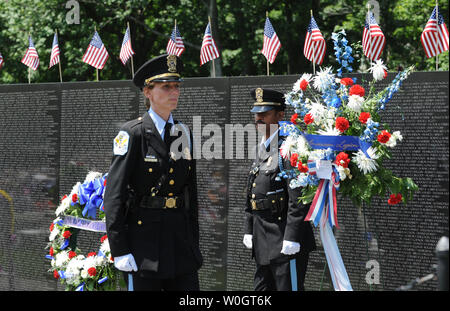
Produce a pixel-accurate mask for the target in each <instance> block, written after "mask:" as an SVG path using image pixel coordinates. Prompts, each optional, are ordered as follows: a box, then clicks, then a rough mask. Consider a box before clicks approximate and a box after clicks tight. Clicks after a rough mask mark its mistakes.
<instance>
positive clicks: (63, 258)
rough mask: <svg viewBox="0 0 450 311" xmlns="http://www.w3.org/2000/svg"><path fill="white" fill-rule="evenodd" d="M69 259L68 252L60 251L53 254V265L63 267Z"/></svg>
mask: <svg viewBox="0 0 450 311" xmlns="http://www.w3.org/2000/svg"><path fill="white" fill-rule="evenodd" d="M68 260H69V252H67V251H62V252H59V253H58V254H56V255H55V266H56V267H63V266H64V265H65V264H66V263H67V261H68Z"/></svg>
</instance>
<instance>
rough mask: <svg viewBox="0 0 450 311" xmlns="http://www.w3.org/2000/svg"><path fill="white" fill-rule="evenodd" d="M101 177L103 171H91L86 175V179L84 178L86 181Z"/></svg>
mask: <svg viewBox="0 0 450 311" xmlns="http://www.w3.org/2000/svg"><path fill="white" fill-rule="evenodd" d="M100 177H102V173H99V172H93V171H90V172H89V173H88V174H87V175H86V179H85V180H84V182H89V181H94V180H95V179H97V178H100Z"/></svg>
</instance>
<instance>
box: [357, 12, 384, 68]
mask: <svg viewBox="0 0 450 311" xmlns="http://www.w3.org/2000/svg"><path fill="white" fill-rule="evenodd" d="M385 44H386V38H385V37H384V34H383V32H382V31H381V28H380V26H378V24H377V21H376V20H375V16H374V15H373V13H372V12H370V11H368V12H367V16H366V20H365V23H364V30H363V39H362V45H363V53H364V55H365V56H366V57H367V58H368V59H370V60H373V61H376V60H378V59H379V58H380V56H381V53H382V52H383V49H384V45H385Z"/></svg>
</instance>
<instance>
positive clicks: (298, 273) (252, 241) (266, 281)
mask: <svg viewBox="0 0 450 311" xmlns="http://www.w3.org/2000/svg"><path fill="white" fill-rule="evenodd" d="M251 96H252V97H253V99H254V100H255V103H254V105H253V109H252V110H251V112H252V113H254V114H255V124H256V126H257V129H258V131H259V132H260V133H261V134H262V135H263V139H262V141H261V144H259V145H258V148H257V155H256V160H255V161H254V163H253V164H252V167H251V170H250V173H249V177H248V184H247V202H246V207H245V216H246V221H245V229H244V230H245V232H244V233H245V234H244V240H243V242H244V245H245V246H246V247H247V248H251V249H252V256H253V257H254V258H255V261H256V272H255V277H254V289H255V290H277V291H290V290H304V280H305V274H306V268H307V265H308V258H309V252H310V251H312V250H314V249H315V248H316V245H315V240H314V233H313V231H312V227H311V225H310V223H309V222H306V221H304V219H305V216H306V214H307V212H308V206H304V205H303V204H301V203H298V197H299V196H301V192H300V190H301V188H296V189H291V188H290V187H289V180H288V179H283V178H280V177H279V176H278V173H280V165H282V166H284V169H292V167H290V163H289V161H287V160H284V159H282V158H281V156H280V153H279V151H278V150H279V147H280V146H281V145H282V143H283V141H284V137H282V136H281V135H278V134H279V128H278V122H279V121H281V120H282V119H283V118H284V110H285V103H284V96H283V94H282V93H280V92H277V91H274V90H269V89H261V88H257V89H255V90H252V92H251Z"/></svg>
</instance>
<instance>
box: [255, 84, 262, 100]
mask: <svg viewBox="0 0 450 311" xmlns="http://www.w3.org/2000/svg"><path fill="white" fill-rule="evenodd" d="M255 95H256V101H257V102H258V103H262V102H263V89H262V88H260V87H259V88H257V89H256V90H255Z"/></svg>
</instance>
